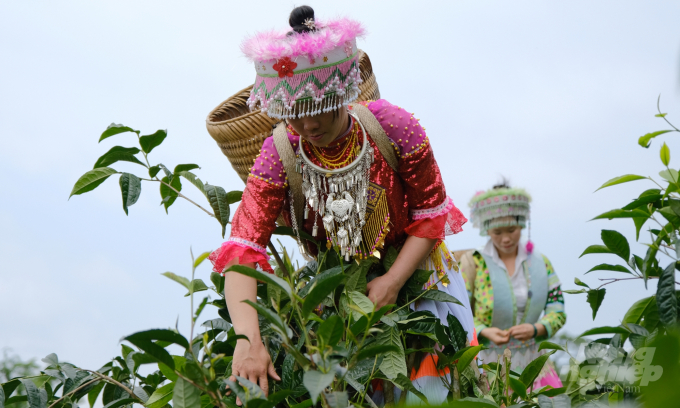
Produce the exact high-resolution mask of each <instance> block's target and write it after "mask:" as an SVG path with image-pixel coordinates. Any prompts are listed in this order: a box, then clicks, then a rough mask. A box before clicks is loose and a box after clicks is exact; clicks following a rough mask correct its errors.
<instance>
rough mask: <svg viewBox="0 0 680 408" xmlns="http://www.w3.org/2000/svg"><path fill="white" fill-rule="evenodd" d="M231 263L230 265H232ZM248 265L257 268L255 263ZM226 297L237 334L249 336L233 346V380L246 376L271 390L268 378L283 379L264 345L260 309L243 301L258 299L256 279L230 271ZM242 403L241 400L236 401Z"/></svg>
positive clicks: (265, 389)
mask: <svg viewBox="0 0 680 408" xmlns="http://www.w3.org/2000/svg"><path fill="white" fill-rule="evenodd" d="M230 266H231V265H230ZM245 266H247V267H250V268H255V265H254V264H253V263H249V264H248V263H247V264H245ZM224 299H225V300H226V301H227V307H228V308H229V314H230V316H231V322H232V323H233V325H234V331H235V332H236V334H241V335H244V336H246V337H247V338H248V339H250V342H248V340H246V339H239V340H237V341H236V348H234V359H233V360H232V363H231V373H232V377H230V379H231V381H236V378H235V377H234V376H236V375H238V376H239V377H242V378H245V379H247V380H249V381H251V382H253V383H255V384H258V385H259V386H260V388H262V391H264V394H265V395H267V394H268V392H269V379H268V378H267V375H269V376H270V377H271V378H273V379H275V380H281V378H279V376H278V375H277V374H276V371H274V365H273V364H272V361H271V357H269V353H268V352H267V349H266V348H265V347H264V344H262V339H261V337H260V326H259V324H258V319H257V311H255V309H253V308H252V307H251V306H250V305H248V304H247V303H244V302H243V301H244V300H250V301H251V302H253V303H255V302H257V281H256V280H255V279H253V278H251V277H249V276H245V275H241V274H240V273H236V272H227V273H226V274H225V275H224ZM236 402H237V404H238V405H241V401H240V400H238V399H237V400H236Z"/></svg>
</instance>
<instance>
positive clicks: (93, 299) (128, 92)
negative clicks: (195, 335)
mask: <svg viewBox="0 0 680 408" xmlns="http://www.w3.org/2000/svg"><path fill="white" fill-rule="evenodd" d="M308 4H310V5H312V6H313V7H314V8H315V10H316V15H317V17H318V18H323V17H332V16H338V15H346V16H350V17H353V18H356V19H358V20H361V21H362V22H364V24H365V25H366V28H367V29H368V32H369V34H368V35H367V37H366V38H365V39H363V40H360V41H359V46H360V47H361V48H363V49H364V50H365V51H366V52H367V53H368V54H369V55H370V57H371V61H372V62H373V67H374V70H375V73H376V76H377V80H378V83H379V86H380V91H381V94H382V96H383V98H385V99H387V100H389V101H391V102H393V103H395V104H398V105H400V106H403V107H405V108H406V109H407V110H409V111H412V112H415V114H416V117H419V118H420V119H421V123H422V124H423V125H424V126H425V127H426V128H427V131H428V135H429V137H430V140H431V143H432V145H433V147H434V151H435V156H436V158H437V160H438V162H439V165H440V167H441V170H442V173H443V175H444V180H445V182H446V186H447V192H448V193H449V195H450V196H451V197H452V198H453V200H454V202H455V203H456V204H457V205H458V206H459V207H460V208H461V209H463V210H464V212H465V213H466V214H469V211H468V207H467V202H468V200H469V198H470V197H471V196H472V195H473V194H474V193H475V191H477V190H480V189H486V188H489V187H490V186H491V185H493V184H494V183H495V182H496V181H498V180H499V178H500V177H501V175H503V176H506V177H508V178H509V179H510V181H511V182H512V184H513V185H516V186H523V187H525V188H526V189H527V190H528V191H529V192H530V193H531V194H532V195H533V198H534V203H533V208H532V210H533V211H532V239H533V241H534V242H535V243H536V248H537V249H538V250H539V251H541V252H542V253H544V254H546V255H547V256H548V257H549V258H550V259H551V261H552V263H553V265H554V266H555V268H556V271H557V273H558V275H559V276H560V278H561V280H562V282H563V288H574V284H573V281H574V278H575V277H579V278H581V279H582V280H584V281H586V282H588V283H589V284H591V286H592V285H597V284H598V281H597V278H598V277H607V276H615V275H613V273H612V274H607V273H601V274H599V275H598V274H589V275H587V276H584V273H585V272H586V271H587V270H588V269H590V268H591V267H592V266H594V265H596V264H597V263H600V262H605V261H608V262H611V263H615V262H616V261H615V260H614V259H611V258H608V257H605V256H601V257H594V256H591V257H584V258H581V259H579V258H578V256H579V255H580V254H581V252H582V251H583V249H584V248H585V247H586V246H588V245H590V244H595V243H599V234H600V230H601V229H602V228H617V229H620V230H621V231H624V232H625V233H626V235H627V236H628V237H629V239H631V241H632V240H634V234H633V228H632V223H630V222H623V221H621V222H615V221H593V222H587V221H588V220H589V219H591V218H592V217H594V216H595V215H597V214H600V213H602V212H604V211H607V210H610V209H613V208H616V207H620V206H623V205H625V204H626V203H627V202H628V201H629V200H630V199H631V198H633V197H634V196H637V194H639V192H641V191H642V190H643V189H646V188H651V187H652V185H651V184H649V183H648V184H645V183H646V182H644V181H638V182H636V183H631V184H629V185H624V186H619V187H615V188H611V189H606V190H603V191H600V192H597V193H593V191H595V190H596V189H597V187H599V186H600V185H601V184H602V183H603V182H604V181H606V180H608V179H610V178H612V177H614V176H618V175H622V174H626V173H636V174H642V175H656V174H657V172H658V171H659V170H661V163H660V161H659V146H660V142H659V141H655V142H654V143H653V144H652V147H651V148H650V149H649V150H645V149H643V148H641V147H639V146H637V144H636V141H637V138H638V137H639V136H640V135H642V134H644V133H647V132H650V131H655V130H661V129H665V128H667V126H664V124H663V123H662V122H661V120H660V119H658V118H655V117H654V114H655V113H656V106H655V105H656V99H657V97H658V95H659V94H661V95H662V100H661V101H662V106H663V108H662V109H663V110H664V111H666V112H669V118H670V119H671V120H673V119H675V121H676V125H677V124H680V92H679V91H680V86H679V79H680V29H679V26H678V16H680V3H679V2H677V1H645V2H642V1H635V2H633V1H597V2H594V1H569V2H564V1H562V2H557V1H551V2H547V1H515V2H506V1H483V2H482V1H439V2H435V1H421V2H413V1H397V0H390V1H364V2H352V1H349V2H348V1H345V2H332V3H331V2H327V1H325V2H322V1H310V2H308ZM294 5H295V3H293V2H290V1H281V0H277V1H250V2H232V1H193V2H186V1H185V2H179V1H144V2H140V1H122V0H117V1H97V2H93V1H85V0H83V1H58V0H54V1H49V2H48V1H29V0H25V1H20V2H19V1H13V2H10V1H4V2H0V39H1V40H0V141H1V144H0V174H1V175H2V176H0V180H2V183H1V185H2V193H1V200H0V348H3V347H7V348H11V349H12V350H14V351H15V352H17V353H18V354H19V355H21V356H22V357H23V358H30V357H38V358H41V357H44V356H45V355H47V354H48V353H51V352H56V353H57V354H58V355H59V357H60V358H61V359H62V360H68V361H71V362H73V363H75V364H77V365H79V366H83V367H88V368H97V367H99V366H100V365H101V364H103V363H104V362H106V361H107V360H108V359H110V358H111V357H113V356H114V355H116V353H118V350H119V349H120V345H119V339H120V338H121V337H122V336H124V335H127V334H130V333H132V332H135V331H138V330H144V329H149V328H157V327H172V326H174V325H175V322H176V320H177V319H178V318H179V327H180V329H181V330H182V331H183V332H184V334H187V331H188V330H187V326H188V321H189V303H188V298H184V297H182V295H183V294H184V292H185V291H184V290H183V289H182V288H180V287H179V286H178V285H177V284H176V283H174V282H172V281H170V280H168V279H166V278H164V277H162V276H161V275H160V273H162V272H165V271H173V272H175V273H178V274H182V275H185V276H187V275H188V274H189V273H190V259H189V248H190V247H191V248H193V250H194V252H195V253H200V252H203V251H207V250H212V249H214V248H216V247H218V246H219V245H220V244H221V242H222V238H221V236H220V228H219V226H218V224H217V223H216V222H215V220H213V219H210V218H209V217H207V216H206V215H205V214H204V213H202V212H201V211H199V210H197V209H196V208H193V207H192V206H191V205H190V204H188V203H186V202H182V201H179V200H178V202H177V203H176V204H175V205H174V206H173V207H171V208H170V214H169V215H166V214H165V212H164V211H163V210H162V209H161V208H160V207H159V205H158V204H159V202H160V196H159V194H158V186H157V185H155V184H151V185H149V184H144V185H143V188H142V196H141V198H140V200H139V202H138V203H137V204H135V205H134V206H133V207H131V208H130V215H129V216H126V215H125V213H124V212H123V210H122V207H121V198H120V190H119V187H118V180H117V178H111V179H110V180H108V181H107V182H106V183H104V184H103V185H102V186H100V187H99V188H98V189H97V190H95V191H94V192H91V193H88V194H85V195H82V196H75V197H73V198H71V200H68V195H69V193H70V191H71V188H72V187H73V184H74V183H75V181H76V180H77V179H78V177H79V176H80V175H81V174H83V173H84V172H86V171H87V170H89V169H91V168H92V165H93V164H94V162H95V161H96V159H97V158H98V157H99V156H100V155H101V154H103V153H104V152H106V151H107V150H108V149H109V148H111V147H112V146H114V145H117V144H120V145H123V146H131V145H134V143H135V140H134V139H133V137H132V135H130V134H128V135H120V136H116V137H115V138H111V139H108V140H106V141H104V142H102V143H101V144H97V140H98V137H99V135H100V134H101V132H102V131H103V130H104V129H105V128H106V126H107V125H108V124H110V123H111V122H116V123H123V124H125V125H128V126H130V127H133V128H136V129H140V130H141V131H142V132H144V133H147V134H148V133H152V132H154V131H155V130H157V129H168V133H169V136H168V138H167V140H166V142H165V143H164V144H163V145H162V146H161V147H159V148H157V149H156V150H155V151H154V152H153V153H152V154H151V156H150V158H151V161H152V162H154V163H158V162H161V163H164V164H165V165H167V166H168V167H174V166H175V165H176V164H179V163H198V164H199V165H201V167H202V168H201V169H200V170H197V171H196V173H197V174H198V175H199V176H200V177H201V178H202V179H203V180H204V181H205V180H207V181H209V182H210V183H212V184H217V185H221V186H224V187H225V188H226V189H227V190H233V189H241V188H242V187H243V185H242V182H241V181H240V179H239V178H238V177H237V176H236V173H235V172H234V171H233V170H232V169H231V168H230V166H229V163H228V162H227V159H226V158H225V157H224V156H223V155H222V153H221V152H220V150H219V148H218V147H217V146H216V145H215V143H214V141H213V140H212V139H211V138H210V136H209V135H208V133H207V131H206V130H205V122H204V121H205V117H206V116H207V114H208V113H209V112H210V110H212V109H213V108H214V107H216V106H217V105H218V104H219V103H220V102H221V101H223V100H224V99H226V98H227V97H229V96H230V95H232V94H233V93H235V92H237V91H238V90H240V89H242V88H244V87H245V86H247V85H248V84H250V83H252V81H253V79H254V71H253V69H252V65H251V64H250V63H248V62H247V61H246V60H245V58H244V57H242V56H241V54H240V52H239V47H238V46H239V43H240V41H241V39H242V38H243V36H245V35H246V34H249V33H253V32H255V31H257V30H263V29H269V28H273V27H279V28H282V27H285V26H287V21H288V13H289V12H290V10H291V9H292V8H293V6H294ZM676 139H677V135H673V134H671V135H670V136H667V137H665V138H664V140H666V141H667V142H668V144H669V146H670V148H671V152H672V161H671V163H672V166H673V167H675V168H678V167H679V166H680V158H679V157H680V143H677V142H676ZM113 167H114V168H115V169H117V170H120V171H134V172H136V173H137V174H138V175H142V174H144V171H143V170H144V169H143V168H141V167H140V166H137V165H134V164H119V163H116V164H115V165H113ZM185 191H186V192H188V193H189V194H190V195H191V196H192V197H193V198H195V199H196V200H197V201H198V200H202V199H203V198H202V196H201V195H200V193H198V191H196V190H194V189H193V187H192V186H191V185H188V184H187V185H186V186H185ZM201 203H202V201H201ZM629 224H630V225H629ZM484 242H485V241H484V239H483V238H481V237H479V235H478V231H476V230H473V229H472V226H471V225H468V226H467V228H466V229H465V231H464V232H463V233H461V234H459V235H457V236H454V237H450V238H449V239H448V244H449V247H450V248H451V249H464V248H473V247H479V246H481V245H483V244H484ZM634 251H636V252H637V253H638V254H640V253H642V252H643V251H644V248H643V247H642V246H641V245H635V246H634ZM197 277H200V278H203V279H204V280H206V281H208V279H209V268H208V266H207V265H204V266H203V267H201V268H200V269H199V270H198V273H197ZM607 288H608V293H607V297H606V299H605V301H604V304H603V306H602V308H601V310H600V312H599V314H598V316H597V318H596V320H595V322H593V320H592V317H591V311H590V308H589V306H588V305H587V303H586V301H585V296H584V295H581V296H577V295H567V296H566V308H567V315H568V319H567V324H566V326H565V328H564V329H563V330H564V331H565V332H568V333H571V334H574V335H576V334H579V333H581V332H583V331H584V330H585V329H587V328H589V327H592V326H593V325H617V324H618V323H619V322H620V319H621V318H622V317H623V314H624V313H625V310H627V308H628V307H629V306H630V305H631V304H632V303H633V302H634V301H635V300H637V299H640V298H642V297H645V296H649V295H651V294H653V293H654V290H655V286H654V284H653V283H652V284H650V287H649V290H647V291H645V290H644V287H643V285H642V283H641V282H629V283H620V284H614V285H609V286H607ZM215 316H216V311H215V309H214V308H210V309H208V310H207V311H206V312H205V314H204V317H205V318H206V319H207V318H212V317H215Z"/></svg>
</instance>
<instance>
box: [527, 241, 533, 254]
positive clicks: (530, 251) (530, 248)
mask: <svg viewBox="0 0 680 408" xmlns="http://www.w3.org/2000/svg"><path fill="white" fill-rule="evenodd" d="M526 250H527V254H529V255H531V253H532V252H534V243H533V242H531V241H527V246H526Z"/></svg>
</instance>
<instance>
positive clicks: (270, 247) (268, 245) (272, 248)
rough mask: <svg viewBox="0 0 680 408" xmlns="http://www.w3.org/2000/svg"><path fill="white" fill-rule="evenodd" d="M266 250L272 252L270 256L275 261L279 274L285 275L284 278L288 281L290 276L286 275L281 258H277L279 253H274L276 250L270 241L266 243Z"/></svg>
mask: <svg viewBox="0 0 680 408" xmlns="http://www.w3.org/2000/svg"><path fill="white" fill-rule="evenodd" d="M267 248H269V250H270V251H272V255H273V256H274V260H275V261H276V264H277V265H278V266H279V269H281V272H283V273H285V274H286V276H288V279H290V274H289V273H288V269H286V265H285V264H284V263H283V260H282V259H281V256H279V253H278V252H277V251H276V248H275V247H274V244H272V242H271V241H269V242H268V243H267Z"/></svg>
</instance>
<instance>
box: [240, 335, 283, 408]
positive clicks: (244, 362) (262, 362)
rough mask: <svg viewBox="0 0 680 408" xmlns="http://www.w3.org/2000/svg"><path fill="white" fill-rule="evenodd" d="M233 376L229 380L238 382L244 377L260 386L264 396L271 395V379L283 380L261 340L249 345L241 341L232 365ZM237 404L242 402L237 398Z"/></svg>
mask: <svg viewBox="0 0 680 408" xmlns="http://www.w3.org/2000/svg"><path fill="white" fill-rule="evenodd" d="M231 374H232V376H231V377H230V378H229V379H230V380H231V381H234V382H236V377H235V376H237V375H238V376H239V377H243V378H246V379H248V380H249V381H251V382H252V383H254V384H258V385H259V386H260V388H262V391H264V395H265V396H266V395H268V394H269V379H268V378H267V376H269V377H271V378H273V379H274V380H277V381H280V380H281V378H280V377H279V376H278V374H276V371H275V370H274V364H272V360H271V357H270V356H269V353H268V352H267V349H266V348H265V347H264V344H262V341H260V339H257V340H256V341H253V342H252V343H249V342H248V340H245V339H239V340H238V341H237V342H236V348H235V349H234V359H233V360H232V363H231ZM236 404H238V405H241V400H239V399H238V398H236Z"/></svg>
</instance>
